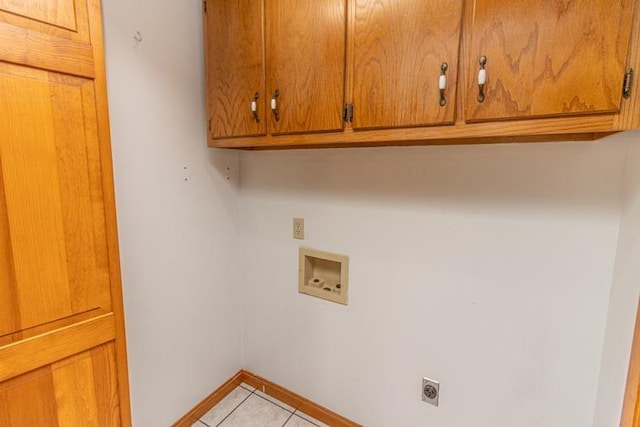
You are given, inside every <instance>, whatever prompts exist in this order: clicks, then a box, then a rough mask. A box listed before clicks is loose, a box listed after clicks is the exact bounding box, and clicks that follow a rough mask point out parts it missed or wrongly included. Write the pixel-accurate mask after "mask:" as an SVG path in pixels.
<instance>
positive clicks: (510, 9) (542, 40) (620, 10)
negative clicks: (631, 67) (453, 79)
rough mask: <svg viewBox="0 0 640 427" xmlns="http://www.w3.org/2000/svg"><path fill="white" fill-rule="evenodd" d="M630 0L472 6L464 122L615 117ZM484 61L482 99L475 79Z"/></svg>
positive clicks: (486, 1) (481, 0)
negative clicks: (551, 117) (596, 116)
mask: <svg viewBox="0 0 640 427" xmlns="http://www.w3.org/2000/svg"><path fill="white" fill-rule="evenodd" d="M633 5H634V2H633V1H632V0H555V1H548V0H521V1H504V0H476V1H475V5H474V11H473V14H472V17H471V22H470V23H469V27H468V31H467V33H468V37H470V48H469V51H468V53H469V55H468V62H467V64H466V65H467V93H466V113H465V118H466V120H467V121H480V120H496V119H498V120H499V119H521V118H530V117H545V116H559V115H578V114H586V113H591V114H595V113H617V112H618V111H620V105H621V99H622V86H623V80H624V74H625V71H626V70H625V67H626V63H627V59H628V49H629V37H630V33H631V24H632V20H633ZM483 56H484V57H486V65H485V66H484V67H485V70H486V76H487V79H486V84H485V86H484V101H483V102H479V92H480V89H479V85H478V73H479V70H480V68H481V66H480V64H479V62H480V58H481V57H483Z"/></svg>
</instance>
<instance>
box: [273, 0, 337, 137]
mask: <svg viewBox="0 0 640 427" xmlns="http://www.w3.org/2000/svg"><path fill="white" fill-rule="evenodd" d="M266 22H267V27H266V28H267V31H266V32H267V58H268V60H267V81H268V84H267V90H268V94H267V95H268V97H269V99H271V97H272V96H273V94H274V92H275V91H276V90H278V92H279V97H278V110H279V116H280V120H279V121H276V120H275V117H274V115H273V114H272V113H271V112H269V131H270V132H271V133H274V134H284V133H299V132H323V131H339V130H342V129H343V127H344V124H343V121H342V108H343V104H344V83H345V80H344V75H345V48H346V46H345V37H346V0H316V1H299V0H271V1H268V2H267V8H266Z"/></svg>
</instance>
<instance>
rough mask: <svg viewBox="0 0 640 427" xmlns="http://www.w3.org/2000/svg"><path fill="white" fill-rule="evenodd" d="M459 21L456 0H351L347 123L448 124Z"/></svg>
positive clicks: (451, 115)
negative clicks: (351, 68) (350, 97)
mask: <svg viewBox="0 0 640 427" xmlns="http://www.w3.org/2000/svg"><path fill="white" fill-rule="evenodd" d="M461 21H462V0H386V1H380V0H356V1H355V19H354V44H355V46H354V54H353V55H354V73H353V76H354V78H353V106H354V118H353V127H354V128H356V129H358V128H361V129H364V128H382V127H386V128H390V127H405V126H425V125H436V124H444V123H453V121H454V119H455V100H456V86H457V75H458V52H459V45H460V27H461ZM443 64H446V65H444V66H443ZM442 74H444V77H445V78H446V82H445V81H444V79H443V81H442V83H446V84H444V85H443V86H444V87H445V89H444V91H443V92H442V94H441V92H440V89H439V83H440V81H441V75H442Z"/></svg>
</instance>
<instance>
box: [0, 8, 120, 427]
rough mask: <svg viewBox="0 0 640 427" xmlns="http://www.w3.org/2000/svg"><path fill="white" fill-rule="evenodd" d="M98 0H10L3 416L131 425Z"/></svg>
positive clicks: (44, 422) (0, 16)
mask: <svg viewBox="0 0 640 427" xmlns="http://www.w3.org/2000/svg"><path fill="white" fill-rule="evenodd" d="M101 25H102V24H101V12H100V7H99V0H31V1H21V0H20V1H19V0H0V426H12V427H15V426H115V425H129V424H130V414H129V401H128V382H127V365H126V350H125V341H124V320H123V310H122V296H121V287H120V277H119V265H118V250H117V233H116V224H115V207H114V196H113V184H112V167H111V153H110V144H109V129H108V115H107V105H106V88H105V75H104V62H103V46H102V43H103V42H102V30H101Z"/></svg>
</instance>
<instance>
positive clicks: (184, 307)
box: [103, 0, 242, 427]
mask: <svg viewBox="0 0 640 427" xmlns="http://www.w3.org/2000/svg"><path fill="white" fill-rule="evenodd" d="M103 7H104V17H105V30H106V53H107V72H108V88H109V97H110V99H109V101H110V111H111V130H112V143H113V155H114V163H115V165H114V168H115V180H116V195H117V203H118V225H119V233H120V246H121V263H122V272H123V287H124V300H125V311H126V321H127V342H128V345H129V348H128V350H129V371H130V380H131V398H132V407H133V421H134V425H135V426H140V427H146V426H149V427H155V426H166V425H170V424H171V423H173V422H174V421H176V420H177V419H178V418H179V417H181V416H182V415H184V414H185V413H186V412H187V411H188V410H189V409H191V408H192V407H193V406H194V405H195V404H196V403H197V402H199V401H200V400H201V399H202V398H204V397H205V396H207V395H208V394H209V393H211V392H212V391H213V390H214V389H215V388H216V387H217V386H218V385H220V384H221V383H222V382H223V381H225V380H226V379H228V378H229V377H231V376H232V375H233V374H234V373H235V372H236V371H237V370H238V369H240V368H241V367H242V354H241V335H242V332H241V327H240V322H241V314H240V312H241V302H240V293H239V291H238V274H237V272H238V260H237V258H238V243H237V229H236V225H237V223H236V216H237V192H238V154H237V153H234V152H230V151H225V152H221V151H214V150H210V149H207V148H206V146H205V144H206V135H205V129H206V125H205V113H204V84H203V54H202V26H201V19H202V18H201V7H202V6H201V2H200V0H188V1H173V0H153V1H152V0H137V1H131V0H107V1H105V2H104V5H103ZM136 31H139V32H140V35H141V36H142V42H140V43H139V44H138V45H137V47H135V48H134V46H135V41H134V39H133V36H134V34H135V33H136ZM185 167H186V170H185V169H184V168H185ZM227 168H229V170H227ZM227 176H228V177H229V180H227ZM185 179H186V180H185Z"/></svg>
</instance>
